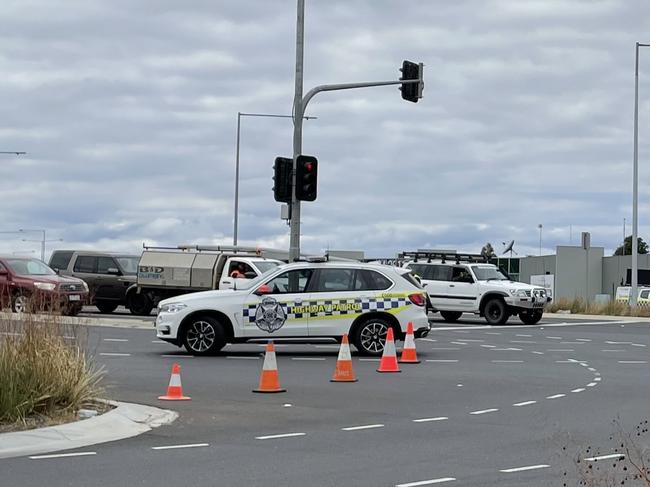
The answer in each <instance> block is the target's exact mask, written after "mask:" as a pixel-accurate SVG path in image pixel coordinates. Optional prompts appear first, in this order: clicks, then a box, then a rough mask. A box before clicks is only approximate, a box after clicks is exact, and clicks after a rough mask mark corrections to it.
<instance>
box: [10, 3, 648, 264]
mask: <svg viewBox="0 0 650 487" xmlns="http://www.w3.org/2000/svg"><path fill="white" fill-rule="evenodd" d="M407 6H408V8H407ZM0 22H1V23H2V25H3V28H2V30H1V31H0V70H1V72H2V73H3V74H2V76H1V77H0V106H1V107H2V117H1V118H0V151H26V152H27V155H24V156H12V155H0V201H1V202H2V203H1V204H0V221H1V222H2V224H1V225H0V231H3V232H10V231H14V230H17V229H20V228H28V229H46V230H47V239H48V240H50V239H51V240H57V239H63V241H62V242H60V241H53V242H48V250H51V249H55V248H96V249H101V250H111V251H119V252H134V253H135V252H139V251H140V250H141V248H142V245H143V243H147V244H149V245H168V246H173V245H177V244H181V243H202V244H231V243H232V234H233V198H234V173H235V135H236V123H237V112H238V111H241V112H254V113H274V114H290V113H291V105H292V100H293V89H294V68H295V27H296V25H295V24H296V2H295V0H274V1H268V0H266V1H265V0H239V1H237V2H232V1H223V0H216V1H215V0H211V1H207V0H186V1H184V2H177V1H172V0H156V1H151V0H139V1H137V2H133V1H127V0H111V1H109V0H66V1H53V0H5V2H3V9H2V10H1V11H0ZM649 27H650V3H648V2H647V1H641V0H623V1H620V0H456V1H454V2H448V1H443V0H412V1H411V2H402V1H399V0H352V1H351V0H345V1H343V0H328V1H327V2H324V1H316V0H307V1H306V34H305V82H304V86H305V92H307V91H308V90H309V89H310V88H312V87H314V86H316V85H319V84H327V83H344V82H357V81H371V80H388V79H397V78H398V77H399V75H400V73H399V71H398V69H399V67H400V66H401V63H402V60H403V59H410V60H412V61H415V62H423V63H424V64H425V68H424V76H425V89H424V98H423V99H422V100H420V101H419V102H418V103H417V104H413V103H409V102H406V101H404V100H402V99H401V97H400V93H399V91H398V88H397V87H394V86H390V87H381V88H368V89H359V90H348V91H341V92H328V93H321V94H319V95H317V96H316V97H315V98H314V99H313V100H312V101H311V103H310V105H309V108H308V110H307V112H308V114H309V115H312V116H316V117H318V118H317V119H316V120H309V121H307V122H305V125H304V138H303V152H304V153H305V154H311V155H315V156H317V157H318V159H319V188H318V199H317V201H316V202H314V203H304V204H303V206H302V208H303V210H302V249H303V251H305V252H309V253H320V252H322V251H324V250H326V249H328V248H329V249H346V250H363V251H365V252H366V255H367V256H371V257H375V256H392V255H394V254H395V253H396V252H398V251H402V250H412V249H417V248H444V249H457V250H463V251H469V252H479V251H480V249H481V247H482V246H483V245H484V244H485V243H486V242H491V243H492V245H493V246H494V248H495V250H496V251H497V253H501V251H502V249H503V248H504V245H503V244H502V242H509V241H510V240H515V246H514V248H515V250H516V251H517V252H518V253H519V254H520V255H526V254H534V255H537V254H538V253H539V245H540V231H539V228H538V225H539V224H542V225H543V228H542V251H543V252H544V253H550V252H552V251H553V250H554V249H555V246H557V245H569V244H570V243H573V244H579V243H580V232H583V231H589V232H591V242H592V245H594V246H603V247H605V248H606V249H607V251H608V252H611V251H613V249H615V248H616V247H617V246H618V245H620V243H621V241H622V239H623V225H624V219H626V225H627V234H630V233H631V219H632V194H631V193H632V148H633V146H632V143H633V138H632V136H633V106H634V105H633V103H634V43H635V42H636V41H639V42H644V41H645V42H650V34H647V32H648V31H650V29H649ZM639 88H640V103H639V140H640V144H639V175H640V184H639V195H640V196H639V235H640V236H641V237H644V238H645V239H646V240H648V239H650V191H649V190H650V164H648V162H647V161H648V157H649V155H650V144H649V143H648V140H650V139H648V138H647V137H646V136H645V134H646V133H648V132H650V117H648V108H650V49H642V51H641V62H640V83H639ZM291 148H292V124H291V120H290V119H271V118H252V117H245V118H242V133H241V182H240V212H239V243H240V244H242V245H260V246H267V247H273V248H288V243H289V228H288V226H287V225H286V224H285V223H284V222H283V221H282V220H281V219H280V204H279V203H276V202H275V201H274V200H273V194H272V191H271V188H272V184H273V182H272V179H271V178H272V166H273V160H274V159H275V157H276V156H290V154H291V152H292V149H291ZM23 238H27V239H28V240H39V239H40V238H41V237H40V234H39V233H38V232H31V233H29V234H20V233H13V234H12V233H2V234H0V253H12V252H16V253H21V254H24V255H30V254H32V253H33V255H34V256H36V257H38V256H39V255H40V246H39V244H38V243H37V242H25V241H23V240H22V239H23Z"/></svg>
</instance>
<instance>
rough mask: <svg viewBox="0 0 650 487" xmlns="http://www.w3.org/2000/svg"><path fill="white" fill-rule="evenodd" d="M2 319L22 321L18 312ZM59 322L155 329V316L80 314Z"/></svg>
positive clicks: (44, 317) (46, 318)
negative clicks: (108, 316) (88, 315)
mask: <svg viewBox="0 0 650 487" xmlns="http://www.w3.org/2000/svg"><path fill="white" fill-rule="evenodd" d="M30 319H33V320H35V321H39V322H40V321H51V320H52V315H46V314H43V315H38V314H35V315H31V316H30ZM0 320H2V321H5V322H7V321H17V322H18V321H21V318H20V315H17V314H16V313H7V312H4V313H0ZM56 322H57V323H63V324H65V325H82V326H107V327H113V328H132V329H147V330H153V325H154V317H153V316H152V317H151V318H149V319H139V318H120V317H118V316H116V317H110V318H95V317H92V318H91V317H78V316H58V315H57V316H56Z"/></svg>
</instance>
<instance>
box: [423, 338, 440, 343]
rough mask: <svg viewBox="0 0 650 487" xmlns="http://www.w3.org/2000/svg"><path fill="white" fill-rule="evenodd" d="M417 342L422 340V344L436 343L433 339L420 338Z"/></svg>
mask: <svg viewBox="0 0 650 487" xmlns="http://www.w3.org/2000/svg"><path fill="white" fill-rule="evenodd" d="M419 340H422V341H423V342H437V341H438V340H435V339H434V338H420V339H419Z"/></svg>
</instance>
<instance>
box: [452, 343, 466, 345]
mask: <svg viewBox="0 0 650 487" xmlns="http://www.w3.org/2000/svg"><path fill="white" fill-rule="evenodd" d="M449 343H451V344H453V345H467V343H465V342H449Z"/></svg>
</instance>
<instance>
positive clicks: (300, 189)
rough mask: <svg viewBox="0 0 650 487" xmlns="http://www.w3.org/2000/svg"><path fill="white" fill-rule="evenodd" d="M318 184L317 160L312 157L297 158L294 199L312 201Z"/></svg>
mask: <svg viewBox="0 0 650 487" xmlns="http://www.w3.org/2000/svg"><path fill="white" fill-rule="evenodd" d="M317 183H318V160H317V159H316V158H315V157H313V156H298V159H297V160H296V199H297V200H300V201H314V200H315V199H316V186H317Z"/></svg>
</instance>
